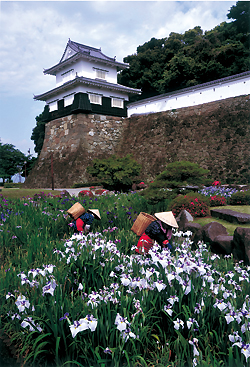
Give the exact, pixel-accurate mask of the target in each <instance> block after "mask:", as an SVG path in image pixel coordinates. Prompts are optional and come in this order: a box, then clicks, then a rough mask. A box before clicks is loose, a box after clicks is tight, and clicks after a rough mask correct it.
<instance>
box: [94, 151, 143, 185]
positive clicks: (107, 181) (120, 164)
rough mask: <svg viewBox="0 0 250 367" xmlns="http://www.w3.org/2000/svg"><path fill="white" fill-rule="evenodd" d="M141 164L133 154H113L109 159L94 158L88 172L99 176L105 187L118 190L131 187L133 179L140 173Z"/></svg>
mask: <svg viewBox="0 0 250 367" xmlns="http://www.w3.org/2000/svg"><path fill="white" fill-rule="evenodd" d="M140 170H141V165H140V164H138V163H137V162H136V161H135V160H134V159H133V157H132V155H131V154H128V155H126V156H125V157H117V156H116V155H112V156H110V157H109V158H107V159H98V158H97V159H94V160H93V164H92V166H88V167H87V172H88V173H89V174H91V175H92V176H93V177H97V178H98V179H99V180H100V181H101V183H102V185H103V186H104V188H106V189H109V190H116V191H127V190H129V189H131V186H132V184H133V179H134V178H135V177H136V176H138V175H139V174H140Z"/></svg>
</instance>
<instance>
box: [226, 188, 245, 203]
mask: <svg viewBox="0 0 250 367" xmlns="http://www.w3.org/2000/svg"><path fill="white" fill-rule="evenodd" d="M229 204H230V205H250V190H248V191H238V192H236V193H234V194H233V195H232V196H231V197H230V198H229Z"/></svg>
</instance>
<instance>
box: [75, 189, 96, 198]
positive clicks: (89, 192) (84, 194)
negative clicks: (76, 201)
mask: <svg viewBox="0 0 250 367" xmlns="http://www.w3.org/2000/svg"><path fill="white" fill-rule="evenodd" d="M78 196H80V197H81V196H89V197H91V198H92V197H93V196H94V194H93V192H92V191H90V190H82V191H80V192H79V194H78Z"/></svg>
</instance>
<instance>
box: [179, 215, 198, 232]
mask: <svg viewBox="0 0 250 367" xmlns="http://www.w3.org/2000/svg"><path fill="white" fill-rule="evenodd" d="M193 220H194V218H193V217H192V215H191V214H190V213H189V212H188V211H187V210H182V211H181V212H180V214H179V215H178V217H177V218H176V221H177V223H178V226H179V231H184V230H185V228H186V226H187V224H188V222H192V221H193Z"/></svg>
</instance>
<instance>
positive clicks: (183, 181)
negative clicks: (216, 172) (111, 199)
mask: <svg viewBox="0 0 250 367" xmlns="http://www.w3.org/2000/svg"><path fill="white" fill-rule="evenodd" d="M208 173H209V171H208V170H205V169H203V168H201V167H200V166H199V165H198V164H197V163H192V162H188V161H180V162H173V163H169V164H168V165H167V167H166V169H165V171H163V172H162V173H160V174H159V175H158V176H157V177H156V178H155V180H154V182H152V183H150V185H149V187H148V188H147V189H146V190H144V191H143V193H142V195H143V196H144V197H145V198H146V199H147V200H149V201H150V202H152V203H156V202H160V201H162V200H165V199H166V198H171V199H173V198H174V197H176V195H177V193H178V191H179V188H181V187H185V186H186V185H195V186H201V185H202V184H204V183H205V181H206V175H207V174H208ZM169 189H171V190H172V192H171V191H168V190H169Z"/></svg>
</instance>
